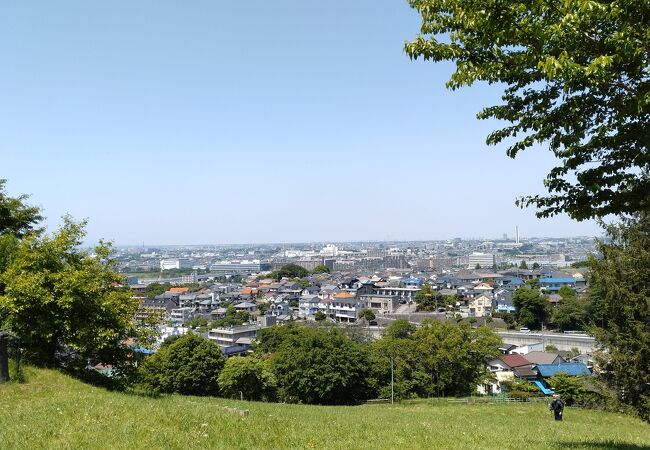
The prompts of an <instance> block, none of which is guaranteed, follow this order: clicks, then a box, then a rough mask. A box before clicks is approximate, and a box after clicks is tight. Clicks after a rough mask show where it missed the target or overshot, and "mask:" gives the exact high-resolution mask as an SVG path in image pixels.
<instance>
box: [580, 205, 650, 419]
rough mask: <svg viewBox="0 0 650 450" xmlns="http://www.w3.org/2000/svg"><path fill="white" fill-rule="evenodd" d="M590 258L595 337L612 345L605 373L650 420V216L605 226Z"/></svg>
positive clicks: (620, 392)
mask: <svg viewBox="0 0 650 450" xmlns="http://www.w3.org/2000/svg"><path fill="white" fill-rule="evenodd" d="M607 237H608V241H600V242H598V244H597V249H598V252H599V253H600V254H602V258H601V259H597V258H595V257H591V258H590V259H589V270H590V274H591V279H590V282H591V288H590V290H591V292H590V296H591V298H592V299H593V302H594V305H593V309H594V316H595V329H594V331H595V336H596V338H597V340H598V341H599V342H601V343H603V344H604V345H605V346H606V347H607V349H608V360H607V362H606V365H605V373H604V376H605V377H606V378H607V379H608V380H609V381H610V383H611V385H612V386H613V387H615V388H616V390H617V391H618V392H619V395H620V397H621V400H622V401H623V402H625V403H627V404H629V405H631V406H632V407H633V408H635V409H636V410H637V411H638V413H639V415H640V416H641V417H642V418H644V419H645V420H646V421H650V214H648V213H642V214H639V215H638V216H636V217H635V218H632V219H628V220H625V221H623V222H622V223H621V224H619V225H611V226H608V227H607Z"/></svg>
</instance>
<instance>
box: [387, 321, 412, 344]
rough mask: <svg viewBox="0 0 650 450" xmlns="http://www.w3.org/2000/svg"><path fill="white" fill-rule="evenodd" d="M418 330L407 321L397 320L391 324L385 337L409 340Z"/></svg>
mask: <svg viewBox="0 0 650 450" xmlns="http://www.w3.org/2000/svg"><path fill="white" fill-rule="evenodd" d="M416 329H417V328H416V327H415V325H413V324H412V323H410V322H409V321H408V320H406V319H397V320H395V321H394V322H393V323H391V324H390V325H389V326H388V327H387V328H386V330H385V331H384V335H385V336H386V337H390V338H393V339H407V338H410V337H411V336H412V335H413V333H415V330H416Z"/></svg>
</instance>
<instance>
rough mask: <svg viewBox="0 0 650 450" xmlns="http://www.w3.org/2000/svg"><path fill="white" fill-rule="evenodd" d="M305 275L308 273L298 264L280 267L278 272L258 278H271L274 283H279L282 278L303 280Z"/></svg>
mask: <svg viewBox="0 0 650 450" xmlns="http://www.w3.org/2000/svg"><path fill="white" fill-rule="evenodd" d="M307 275H309V271H308V270H307V269H305V268H304V267H302V266H299V265H298V264H285V265H284V266H282V267H280V268H279V269H278V270H274V271H272V272H269V273H268V274H266V275H260V276H259V277H258V278H260V279H263V278H271V279H273V280H275V281H280V280H281V279H282V278H289V279H291V278H297V279H298V280H300V279H301V278H304V277H306V276H307ZM298 280H296V281H298Z"/></svg>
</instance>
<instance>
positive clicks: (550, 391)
mask: <svg viewBox="0 0 650 450" xmlns="http://www.w3.org/2000/svg"><path fill="white" fill-rule="evenodd" d="M533 383H535V385H537V387H538V388H539V390H540V391H542V392H543V393H544V395H551V394H552V393H553V389H549V388H547V387H546V386H544V385H543V384H542V382H541V381H539V380H535V381H533Z"/></svg>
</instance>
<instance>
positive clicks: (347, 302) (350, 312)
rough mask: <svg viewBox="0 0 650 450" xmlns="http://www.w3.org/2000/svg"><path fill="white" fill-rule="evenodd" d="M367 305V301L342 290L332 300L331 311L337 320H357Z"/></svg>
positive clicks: (331, 314)
mask: <svg viewBox="0 0 650 450" xmlns="http://www.w3.org/2000/svg"><path fill="white" fill-rule="evenodd" d="M365 306H366V303H365V301H363V300H361V299H357V298H355V297H354V295H352V294H350V293H349V292H347V291H341V292H339V293H338V294H336V295H335V296H334V299H333V300H332V301H331V303H330V305H329V308H330V311H329V313H330V316H331V317H332V318H334V319H335V320H336V321H337V322H356V320H357V318H358V317H359V313H360V312H361V311H362V310H363V308H365Z"/></svg>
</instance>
